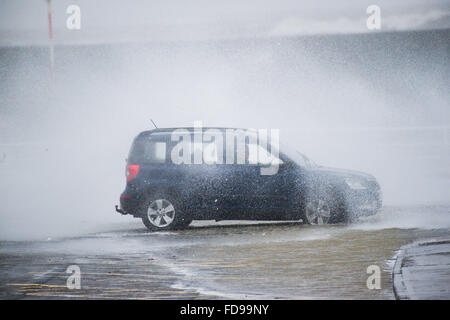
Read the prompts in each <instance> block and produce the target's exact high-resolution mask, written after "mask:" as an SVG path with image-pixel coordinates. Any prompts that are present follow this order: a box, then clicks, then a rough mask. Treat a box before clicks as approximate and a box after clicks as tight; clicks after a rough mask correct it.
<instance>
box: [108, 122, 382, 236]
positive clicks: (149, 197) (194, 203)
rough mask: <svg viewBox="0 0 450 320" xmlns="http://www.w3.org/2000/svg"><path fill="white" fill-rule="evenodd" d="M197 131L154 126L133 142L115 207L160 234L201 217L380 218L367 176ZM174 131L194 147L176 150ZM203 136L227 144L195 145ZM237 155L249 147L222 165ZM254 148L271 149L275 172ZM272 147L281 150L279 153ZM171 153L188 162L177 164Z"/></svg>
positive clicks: (376, 197)
mask: <svg viewBox="0 0 450 320" xmlns="http://www.w3.org/2000/svg"><path fill="white" fill-rule="evenodd" d="M196 130H197V129H196V128H167V129H155V130H150V131H144V132H142V133H140V134H139V135H138V136H137V137H136V138H135V139H134V141H133V145H132V147H131V150H130V154H129V157H128V159H127V184H126V188H125V190H124V191H123V193H122V195H121V197H120V208H119V207H117V206H116V210H117V211H118V212H120V213H122V214H130V215H132V216H134V217H137V218H142V219H143V222H144V224H145V225H146V226H147V227H148V228H149V229H151V230H158V229H169V228H174V227H182V226H186V225H188V224H189V223H190V222H191V221H192V220H202V219H215V220H231V219H233V220H236V219H244V220H302V221H304V222H307V223H312V224H314V223H317V224H321V223H338V222H348V221H351V220H353V219H354V218H355V217H358V216H361V215H372V214H375V213H376V212H377V210H378V209H379V208H380V207H381V192H380V187H379V185H378V183H377V181H376V179H375V178H374V177H373V176H371V175H369V174H365V173H361V172H356V171H349V170H341V169H331V168H325V167H321V166H317V165H315V164H314V163H313V162H312V161H310V160H309V159H308V158H306V157H305V156H304V155H302V154H300V153H298V152H292V151H290V152H289V153H288V152H285V150H284V149H283V148H275V147H274V146H273V144H269V143H267V144H262V145H260V144H259V142H258V143H257V144H256V145H252V144H251V142H250V140H251V139H248V137H247V139H246V138H245V137H244V140H238V139H235V138H233V139H234V140H233V141H234V143H233V146H232V147H231V148H229V147H228V144H227V143H228V142H229V141H231V138H228V136H227V134H228V131H227V130H230V131H232V132H233V130H234V133H236V132H238V131H239V133H243V134H244V136H245V135H247V134H249V135H251V134H253V133H252V131H250V130H244V129H234V128H202V129H200V131H198V130H197V131H196ZM174 132H178V133H179V134H178V138H179V137H180V135H183V134H184V137H190V138H192V139H191V140H189V142H188V144H189V143H190V144H191V145H190V146H189V149H183V152H179V150H178V151H177V150H175V149H177V148H178V146H177V144H179V143H180V141H181V140H179V139H178V138H175V139H174ZM180 132H181V133H180ZM205 132H214V133H216V134H218V133H222V134H223V135H224V137H226V138H225V141H226V142H227V143H222V144H219V143H216V141H215V140H217V139H215V140H213V139H208V142H204V141H202V140H197V141H196V140H195V139H196V137H197V136H200V137H202V136H204V134H205ZM235 136H236V134H235ZM231 137H233V136H232V135H231ZM227 139H228V140H227ZM198 141H200V144H198ZM236 141H237V142H236ZM239 141H241V143H244V144H245V146H244V147H243V149H239ZM258 141H259V140H258ZM196 143H197V144H196ZM212 144H214V146H213V147H214V148H215V149H214V148H211V146H212ZM225 145H226V146H225ZM184 146H187V144H185V145H184ZM199 146H200V147H199ZM208 148H209V151H207V150H208ZM252 148H253V149H252ZM212 149H214V150H213V151H211V150H212ZM221 149H222V152H220V150H221ZM276 149H277V150H276ZM186 150H189V151H190V154H187V152H186ZM239 150H245V159H244V160H245V161H244V160H242V161H240V162H239V161H237V162H236V161H235V162H233V163H230V164H229V163H228V162H227V161H225V158H226V157H227V154H228V155H230V154H231V153H234V154H233V155H232V158H233V159H236V158H239V155H238V154H237V153H238V152H239ZM249 150H258V152H257V154H258V156H260V155H261V154H262V153H263V152H267V153H268V154H269V157H272V158H271V160H270V164H269V165H273V163H275V162H276V163H277V168H276V172H275V173H274V174H261V172H262V170H261V169H262V168H267V166H268V163H267V162H265V163H260V162H259V160H258V159H256V158H255V157H252V152H250V151H249ZM273 150H276V151H277V152H276V156H273V152H272V151H273ZM176 152H179V153H178V154H177V153H176ZM196 152H200V153H201V160H202V161H200V162H199V161H197V162H196V161H195V157H196ZM255 152H256V151H255ZM174 154H175V155H176V156H181V157H182V158H183V159H185V160H186V161H185V162H181V163H180V161H179V159H176V160H175V161H174ZM206 154H208V156H205V155H206ZM208 157H209V158H210V159H209V160H208ZM230 157H231V156H230ZM211 159H213V161H211ZM227 159H228V158H227ZM255 159H256V160H255ZM207 160H208V161H207Z"/></svg>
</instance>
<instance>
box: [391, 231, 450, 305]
mask: <svg viewBox="0 0 450 320" xmlns="http://www.w3.org/2000/svg"><path fill="white" fill-rule="evenodd" d="M392 276H393V286H394V295H395V298H396V299H398V300H449V299H450V239H449V238H443V239H429V240H423V241H418V242H414V243H412V244H409V245H406V246H403V247H401V248H400V251H399V253H398V255H397V259H396V262H395V265H394V271H393V274H392Z"/></svg>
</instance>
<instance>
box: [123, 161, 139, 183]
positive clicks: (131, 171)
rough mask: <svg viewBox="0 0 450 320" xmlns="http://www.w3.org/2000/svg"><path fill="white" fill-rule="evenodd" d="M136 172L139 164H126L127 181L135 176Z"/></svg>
mask: <svg viewBox="0 0 450 320" xmlns="http://www.w3.org/2000/svg"><path fill="white" fill-rule="evenodd" d="M138 172H139V165H137V164H129V165H127V171H126V174H125V175H126V176H127V182H130V181H131V180H133V179H134V178H136V176H137V174H138Z"/></svg>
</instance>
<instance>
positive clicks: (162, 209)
mask: <svg viewBox="0 0 450 320" xmlns="http://www.w3.org/2000/svg"><path fill="white" fill-rule="evenodd" d="M191 221H192V220H190V219H188V218H187V217H186V216H185V215H184V214H183V212H182V206H181V202H180V201H179V200H178V199H177V198H176V197H173V196H171V195H168V194H165V193H159V194H155V195H153V196H151V197H149V198H148V200H147V201H146V202H145V205H144V206H143V209H142V222H143V223H144V225H145V226H146V227H147V229H149V230H150V231H164V230H174V229H181V228H185V227H187V226H188V225H189V224H190V223H191Z"/></svg>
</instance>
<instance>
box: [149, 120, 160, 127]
mask: <svg viewBox="0 0 450 320" xmlns="http://www.w3.org/2000/svg"><path fill="white" fill-rule="evenodd" d="M150 121H151V122H152V123H153V125H154V126H155V128H156V129H158V127H157V126H156V124H155V122H153V120H152V119H150Z"/></svg>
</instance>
